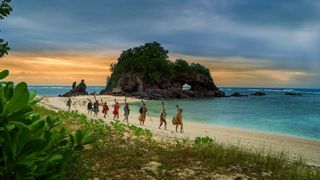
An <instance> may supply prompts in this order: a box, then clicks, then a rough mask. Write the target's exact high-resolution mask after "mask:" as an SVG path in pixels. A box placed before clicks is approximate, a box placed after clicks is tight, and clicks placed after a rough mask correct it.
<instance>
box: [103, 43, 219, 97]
mask: <svg viewBox="0 0 320 180" xmlns="http://www.w3.org/2000/svg"><path fill="white" fill-rule="evenodd" d="M167 54H168V51H167V50H165V49H163V48H162V47H161V45H160V44H158V43H156V42H153V43H147V44H145V45H143V46H140V47H136V48H133V49H128V50H126V51H123V52H122V54H121V55H120V57H119V58H118V62H117V63H116V64H112V65H111V71H112V74H111V76H110V78H109V81H108V84H107V87H106V89H105V90H103V91H101V92H100V94H113V95H117V94H118V95H125V96H134V97H139V98H147V99H161V98H189V97H223V96H225V94H224V92H222V91H220V90H219V89H218V87H217V86H216V85H215V83H214V81H213V79H212V77H211V74H210V71H209V69H208V68H206V67H204V66H202V65H200V64H195V63H192V64H189V63H187V62H186V61H184V60H182V59H179V60H176V61H175V62H172V61H170V60H168V55H167ZM186 84H187V85H189V86H190V89H189V90H184V89H183V86H184V85H186Z"/></svg>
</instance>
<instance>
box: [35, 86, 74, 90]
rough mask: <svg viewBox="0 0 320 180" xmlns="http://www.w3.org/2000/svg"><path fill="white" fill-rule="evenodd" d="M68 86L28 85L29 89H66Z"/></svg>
mask: <svg viewBox="0 0 320 180" xmlns="http://www.w3.org/2000/svg"><path fill="white" fill-rule="evenodd" d="M68 88H70V87H62V86H38V87H34V86H30V89H68Z"/></svg>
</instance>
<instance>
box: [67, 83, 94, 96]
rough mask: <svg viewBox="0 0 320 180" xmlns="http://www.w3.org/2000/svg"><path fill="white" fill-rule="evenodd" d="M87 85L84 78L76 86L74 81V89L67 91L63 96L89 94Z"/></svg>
mask: <svg viewBox="0 0 320 180" xmlns="http://www.w3.org/2000/svg"><path fill="white" fill-rule="evenodd" d="M86 89H87V86H86V84H85V83H84V80H81V82H80V83H79V84H78V85H77V86H76V85H75V82H74V83H72V89H71V90H70V91H68V92H67V93H65V94H63V95H62V96H63V97H70V96H80V95H88V92H87V91H86Z"/></svg>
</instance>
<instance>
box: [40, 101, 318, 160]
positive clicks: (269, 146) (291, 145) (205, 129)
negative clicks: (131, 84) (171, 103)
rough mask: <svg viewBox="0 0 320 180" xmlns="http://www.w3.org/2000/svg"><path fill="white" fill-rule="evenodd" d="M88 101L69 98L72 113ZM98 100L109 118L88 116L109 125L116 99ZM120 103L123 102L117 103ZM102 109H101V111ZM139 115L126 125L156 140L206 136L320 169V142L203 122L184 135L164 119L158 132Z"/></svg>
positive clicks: (59, 104) (55, 104) (50, 104)
mask: <svg viewBox="0 0 320 180" xmlns="http://www.w3.org/2000/svg"><path fill="white" fill-rule="evenodd" d="M41 98H42V100H41V102H39V105H41V106H44V107H46V108H49V109H52V110H56V111H59V110H67V106H66V103H65V102H66V100H67V98H64V97H51V96H50V97H41ZM87 98H90V99H91V100H93V97H92V96H77V97H72V100H73V106H72V108H71V110H78V111H79V113H82V114H85V115H87V111H86V100H87ZM100 98H103V100H107V101H108V103H109V104H108V105H109V108H110V110H109V112H108V114H109V117H107V119H104V118H103V117H102V113H101V112H100V113H99V115H98V117H93V116H92V115H87V116H88V117H90V118H94V119H98V118H99V119H103V120H104V121H105V122H106V123H108V122H111V121H112V118H111V117H110V116H112V105H113V103H112V104H110V102H111V101H113V100H114V99H115V98H119V97H115V96H110V95H101V96H100V95H98V96H97V99H98V100H99V102H100ZM140 101H141V100H140V99H135V98H127V102H128V103H134V102H140ZM119 103H120V104H122V103H123V100H119ZM122 108H123V106H122V107H120V118H119V120H120V121H122V119H123V112H122ZM100 110H101V108H100ZM138 116H139V113H138V112H133V111H131V112H130V116H129V122H130V123H129V124H133V125H135V126H138V127H143V128H146V129H149V130H151V131H152V132H153V133H154V134H155V135H156V136H158V137H157V138H160V139H163V138H178V139H190V140H192V139H194V138H196V137H198V136H208V137H211V138H213V139H215V140H216V141H217V142H218V143H222V144H225V145H236V146H241V147H244V148H246V149H248V150H252V151H272V152H286V153H287V154H288V156H289V158H291V159H297V158H299V156H302V157H303V158H304V160H305V161H306V163H307V164H308V165H311V166H320V141H317V140H310V139H303V138H300V137H289V136H282V135H275V134H271V133H265V132H259V131H255V130H253V131H251V130H247V129H242V128H233V127H225V126H220V125H212V124H206V123H199V122H192V121H184V133H179V132H178V133H176V132H175V127H174V126H173V125H172V123H171V119H167V123H168V125H167V130H164V129H163V127H162V129H158V126H159V117H154V116H153V117H152V119H153V122H151V121H150V120H149V118H147V119H146V121H145V125H144V126H140V125H139V121H138Z"/></svg>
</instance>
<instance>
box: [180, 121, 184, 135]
mask: <svg viewBox="0 0 320 180" xmlns="http://www.w3.org/2000/svg"><path fill="white" fill-rule="evenodd" d="M180 132H181V133H183V124H182V123H181V129H180Z"/></svg>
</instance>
